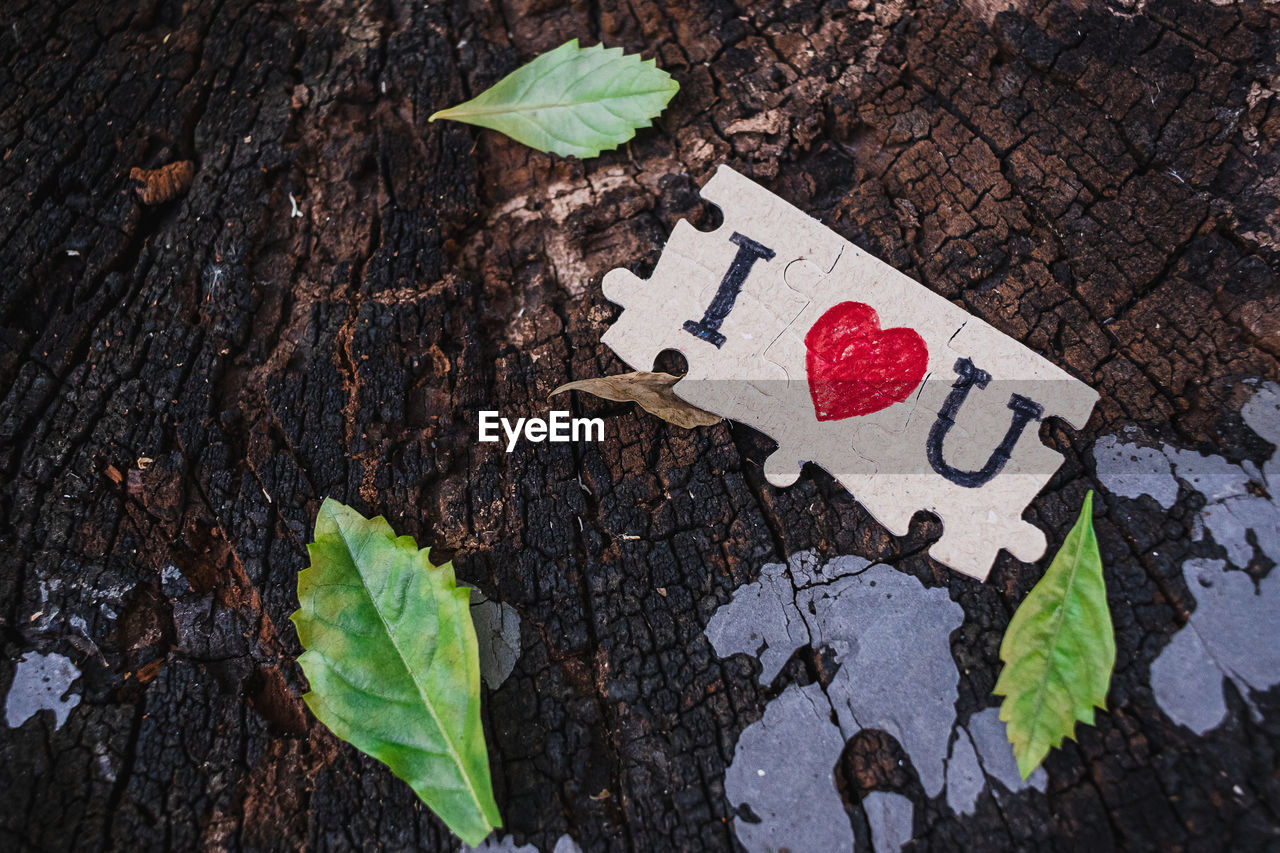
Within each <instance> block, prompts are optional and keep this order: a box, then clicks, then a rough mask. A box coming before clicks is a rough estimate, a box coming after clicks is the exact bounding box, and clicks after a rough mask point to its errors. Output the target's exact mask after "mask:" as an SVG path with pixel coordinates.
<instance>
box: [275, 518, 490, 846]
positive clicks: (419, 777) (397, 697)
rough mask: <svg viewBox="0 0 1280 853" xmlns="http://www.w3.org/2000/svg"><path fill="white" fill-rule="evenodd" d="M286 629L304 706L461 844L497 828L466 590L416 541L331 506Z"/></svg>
mask: <svg viewBox="0 0 1280 853" xmlns="http://www.w3.org/2000/svg"><path fill="white" fill-rule="evenodd" d="M307 553H308V554H309V555H310V557H311V565H310V566H308V567H307V568H306V569H305V570H303V571H302V572H300V573H299V574H298V604H299V608H298V610H297V612H295V613H294V614H293V616H292V617H290V618H291V619H292V620H293V624H294V625H295V626H297V629H298V640H299V641H300V642H301V643H302V646H303V648H304V649H306V651H305V653H304V654H303V655H302V657H300V658H299V659H298V662H299V663H300V664H302V671H303V672H304V673H305V674H306V676H307V680H308V681H309V682H311V692H310V693H307V694H306V695H305V696H303V697H302V698H303V699H305V700H306V703H307V706H308V707H310V708H311V710H312V712H313V713H314V714H315V715H316V717H317V718H318V719H319V720H320V722H322V723H324V724H325V725H326V726H328V727H329V729H330V730H332V731H333V733H334V734H336V735H337V736H338V737H340V738H342V739H343V740H345V741H347V742H348V743H350V744H352V745H354V746H355V747H356V748H357V749H359V750H360V751H361V752H364V753H366V754H368V755H371V756H373V757H374V758H376V759H378V760H379V761H381V762H383V763H384V764H386V765H387V766H388V767H390V768H391V770H392V772H393V773H395V774H396V775H397V776H399V777H400V778H401V779H403V780H404V781H406V782H408V783H409V785H410V787H412V788H413V790H414V791H415V792H416V793H417V795H418V796H419V797H420V798H421V799H422V801H423V802H424V803H426V804H427V806H429V807H430V808H431V810H432V811H433V812H435V813H436V814H437V815H439V816H440V818H441V819H442V820H443V821H444V822H445V823H446V824H447V825H448V827H449V829H451V830H453V832H454V833H455V834H457V836H458V837H459V838H461V839H462V840H463V841H465V842H466V843H467V844H470V845H472V846H475V845H477V844H479V843H480V842H481V841H483V840H484V838H485V836H487V835H488V834H489V832H490V830H492V829H493V828H494V827H497V826H501V825H502V822H501V819H500V817H499V816H498V806H497V804H496V803H495V802H494V799H493V787H492V783H491V781H490V779H489V756H488V753H487V751H486V750H485V744H484V729H483V728H482V726H481V723H480V658H479V652H478V650H477V647H476V632H475V627H474V626H473V625H472V623H471V610H470V604H469V602H470V590H468V589H467V588H465V587H463V588H461V589H460V588H458V586H457V585H456V583H455V581H454V576H453V566H452V565H451V564H449V563H445V564H444V565H442V566H433V565H432V564H431V561H430V560H429V559H428V558H427V551H426V550H425V549H424V550H418V546H417V545H416V544H415V543H414V541H413V539H412V537H409V536H401V537H397V536H396V535H395V533H394V532H393V531H392V530H391V526H390V525H389V524H387V522H386V519H384V518H382V517H381V516H379V517H377V518H374V519H372V520H370V519H366V518H365V517H364V516H362V515H360V513H358V512H356V511H355V510H353V509H351V508H350V507H346V506H343V505H342V504H340V503H338V502H337V501H335V500H333V499H326V500H325V502H324V504H323V505H321V507H320V512H319V514H318V515H317V516H316V530H315V541H314V542H312V543H311V544H310V545H308V546H307Z"/></svg>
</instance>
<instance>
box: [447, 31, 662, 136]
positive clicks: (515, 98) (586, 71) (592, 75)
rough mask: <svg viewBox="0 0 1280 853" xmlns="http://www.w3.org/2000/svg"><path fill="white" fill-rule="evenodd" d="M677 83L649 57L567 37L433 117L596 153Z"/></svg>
mask: <svg viewBox="0 0 1280 853" xmlns="http://www.w3.org/2000/svg"><path fill="white" fill-rule="evenodd" d="M679 88H680V84H679V83H677V82H676V81H675V80H673V79H671V75H670V74H668V73H667V72H665V71H663V70H662V69H660V68H658V67H657V66H656V65H655V63H654V61H653V60H652V59H650V60H647V61H642V60H641V59H640V57H639V56H637V55H634V54H633V55H631V56H624V55H623V53H622V48H620V47H614V48H609V49H608V50H606V49H605V48H604V46H603V45H595V46H594V47H588V48H580V47H578V40H577V39H572V40H570V41H567V42H565V43H564V44H562V45H560V46H559V47H557V48H556V49H555V50H553V51H550V52H548V53H544V54H542V55H541V56H539V57H537V58H536V59H534V60H533V61H532V62H530V63H528V64H527V65H522V66H521V67H519V68H517V69H516V70H515V71H512V72H511V73H510V74H508V75H507V76H506V77H503V78H502V79H501V80H499V81H498V82H497V83H495V84H493V85H492V86H490V87H489V88H488V89H486V90H485V91H483V92H481V93H480V94H479V95H477V96H476V97H474V98H472V99H471V100H469V101H467V102H466V103H463V104H458V105H457V106H456V107H450V108H449V109H447V110H441V111H439V112H437V113H435V114H434V115H432V116H431V118H429V119H427V120H428V121H435V120H436V119H438V118H447V119H453V120H454V121H463V122H466V123H468V124H475V125H479V126H481V127H488V128H491V129H493V130H497V131H500V132H501V133H505V134H506V135H507V136H510V137H511V138H512V139H514V140H516V141H517V142H523V143H524V144H525V145H528V146H529V147H531V148H536V149H538V150H539V151H549V152H551V153H554V154H560V155H562V156H564V157H595V156H596V155H597V154H599V153H600V152H601V151H609V150H612V149H614V148H617V147H618V146H619V145H621V144H622V143H624V142H626V141H627V140H628V139H630V138H631V137H633V136H635V135H636V128H640V127H648V126H649V125H650V124H651V123H652V122H651V120H652V119H653V117H654V116H656V115H658V114H659V113H660V112H662V111H663V109H665V108H666V106H667V102H668V101H670V100H671V98H672V96H673V95H675V93H676V90H677V89H679Z"/></svg>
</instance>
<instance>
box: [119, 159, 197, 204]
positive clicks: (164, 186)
mask: <svg viewBox="0 0 1280 853" xmlns="http://www.w3.org/2000/svg"><path fill="white" fill-rule="evenodd" d="M195 174H196V164H195V163H193V162H191V161H190V160H176V161H174V162H172V163H170V164H169V165H167V166H161V167H160V168H159V169H139V168H138V167H137V166H135V167H133V168H132V169H130V170H129V178H130V179H131V180H134V181H137V182H138V183H139V184H140V186H138V187H136V188H135V189H136V191H137V193H138V198H139V199H141V200H142V203H143V204H148V205H156V204H164V203H165V202H166V201H171V200H173V199H175V198H177V197H178V196H180V195H182V194H183V193H185V192H186V191H187V190H188V189H190V187H191V180H192V178H194V177H195Z"/></svg>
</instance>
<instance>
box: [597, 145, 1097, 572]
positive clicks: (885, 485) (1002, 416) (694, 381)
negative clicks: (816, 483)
mask: <svg viewBox="0 0 1280 853" xmlns="http://www.w3.org/2000/svg"><path fill="white" fill-rule="evenodd" d="M702 195H703V197H704V198H706V199H707V200H708V201H711V202H713V203H714V204H716V205H717V206H719V207H720V209H721V211H722V212H723V213H724V224H723V225H722V226H721V227H720V228H719V229H717V230H716V231H713V232H710V233H707V232H702V231H698V230H697V229H696V228H694V227H693V226H691V225H689V224H688V223H687V222H683V221H682V222H680V223H678V224H677V225H676V227H675V229H674V231H673V232H672V235H671V238H670V240H669V241H668V242H667V246H666V248H665V249H664V250H663V253H662V256H661V258H660V259H659V261H658V264H657V266H656V268H655V269H654V271H653V275H652V276H651V277H650V278H649V279H648V280H641V279H639V278H637V277H636V276H635V275H633V274H632V273H630V272H629V271H627V270H624V269H616V270H612V271H611V272H609V273H608V274H607V275H606V276H605V278H604V294H605V296H606V297H607V298H608V299H609V300H610V301H612V302H615V303H617V304H619V305H621V306H622V307H623V309H624V310H623V311H622V314H621V316H620V317H619V318H618V320H617V321H616V322H615V323H614V324H613V325H612V326H611V327H610V328H609V330H608V331H607V332H606V333H605V334H604V337H603V340H604V342H605V343H606V344H608V346H609V347H610V348H611V349H613V351H614V352H616V353H617V354H618V356H619V357H620V358H622V360H623V361H625V362H626V363H627V364H628V365H630V366H631V367H632V368H634V369H636V370H651V369H652V368H653V364H654V360H655V359H656V358H657V356H658V354H659V353H661V352H662V351H663V350H666V349H674V350H677V351H679V352H680V353H682V354H683V355H684V357H685V358H686V360H687V361H688V365H689V371H688V374H687V375H686V376H685V377H684V378H683V379H681V380H680V382H678V383H676V385H675V386H674V391H675V393H677V394H678V395H679V396H680V397H681V398H683V399H684V400H686V401H687V402H689V403H691V404H693V405H695V406H698V407H700V408H703V409H706V410H707V411H710V412H714V413H715V414H718V415H722V416H724V417H727V418H732V419H734V420H737V421H740V422H742V423H746V424H748V425H750V426H752V427H754V428H755V429H758V430H760V431H761V432H763V433H765V434H766V435H768V436H770V437H771V438H773V439H774V440H775V441H776V442H777V443H778V448H777V450H776V451H774V453H773V454H771V455H770V456H769V458H768V459H767V460H766V462H765V465H764V472H765V476H766V477H767V479H768V480H769V482H770V483H772V484H774V485H775V486H786V485H790V484H791V483H793V482H795V480H796V478H797V477H798V476H799V472H800V467H801V465H803V463H805V462H813V463H815V464H817V465H819V466H821V467H822V468H824V469H826V470H827V471H829V472H830V473H831V474H832V476H834V477H835V478H836V479H837V480H839V481H840V483H841V484H842V485H843V486H845V488H847V489H848V490H849V491H850V492H851V493H852V494H853V495H854V496H855V497H856V498H857V499H858V501H859V502H861V503H862V504H863V506H865V507H866V508H867V510H868V511H869V512H870V513H871V514H872V515H873V516H874V517H875V518H876V519H877V520H878V521H880V522H881V523H882V524H884V525H885V527H886V528H888V529H889V531H890V532H892V533H894V534H895V535H903V534H905V533H906V532H907V528H908V526H909V525H910V522H911V517H912V516H913V515H914V514H915V513H916V512H919V511H925V512H930V513H933V514H934V515H937V516H938V517H939V518H940V519H941V520H942V522H943V527H944V532H943V535H942V537H941V538H940V539H939V540H938V542H936V543H935V544H934V546H933V547H932V548H931V549H930V552H929V553H930V555H931V556H933V557H934V559H936V560H938V561H939V562H942V563H944V564H946V565H948V566H951V567H952V568H954V569H956V570H958V571H961V572H963V573H965V574H967V575H970V576H972V577H975V578H979V579H983V578H985V577H986V575H987V573H988V572H989V571H990V569H991V564H992V563H993V562H994V560H995V557H996V553H997V552H998V551H999V550H1000V549H1001V548H1004V549H1006V550H1008V551H1009V552H1010V553H1011V554H1013V555H1014V556H1015V557H1017V558H1018V559H1020V560H1024V561H1032V560H1036V559H1038V558H1039V557H1040V556H1041V555H1042V554H1043V553H1044V548H1045V537H1044V534H1043V533H1042V532H1041V531H1040V530H1039V529H1037V528H1036V527H1035V526H1033V525H1031V524H1029V523H1027V522H1026V521H1024V520H1023V519H1022V512H1023V511H1024V510H1025V509H1026V507H1027V504H1029V503H1030V502H1031V500H1032V499H1033V498H1034V497H1035V496H1036V494H1038V493H1039V491H1040V490H1041V489H1042V488H1043V487H1044V485H1045V483H1046V482H1047V481H1048V480H1049V478H1050V477H1051V476H1052V475H1053V472H1054V471H1056V470H1057V468H1058V466H1059V465H1060V464H1061V462H1062V459H1061V456H1060V455H1059V454H1058V453H1056V452H1054V451H1053V450H1051V449H1049V448H1047V447H1045V446H1044V445H1043V444H1042V443H1041V442H1040V440H1039V436H1038V427H1039V423H1040V421H1042V420H1043V419H1044V418H1046V417H1062V418H1065V419H1066V420H1067V421H1068V422H1070V423H1071V424H1072V425H1073V426H1075V427H1076V428H1082V427H1083V426H1084V424H1085V421H1087V420H1088V418H1089V414H1090V412H1091V411H1092V410H1093V406H1094V403H1095V402H1096V401H1097V397H1098V395H1097V392H1095V391H1094V390H1093V389H1091V388H1089V387H1088V386H1087V385H1085V384H1084V383H1082V382H1080V381H1078V380H1076V379H1074V378H1072V377H1071V376H1069V375H1068V374H1067V373H1065V372H1064V371H1062V370H1060V369H1059V368H1057V367H1056V366H1054V365H1053V364H1051V363H1049V362H1048V361H1046V360H1045V359H1044V358H1042V357H1041V356H1039V355H1037V354H1036V353H1034V352H1032V351H1031V350H1029V349H1028V348H1026V347H1025V346H1023V345H1022V344H1020V343H1018V342H1017V341H1015V340H1013V339H1012V338H1010V337H1009V336H1007V335H1005V334H1003V333H1001V332H1000V331H998V330H996V329H995V328H994V327H992V326H990V325H989V324H987V323H985V322H983V321H982V320H980V319H978V318H977V317H974V316H973V315H971V314H969V313H968V312H966V311H965V310H964V309H962V308H960V307H958V306H956V305H953V304H952V303H950V302H948V301H947V300H946V299H943V298H942V297H940V296H938V295H937V294H935V293H933V292H932V291H930V290H929V289H927V288H925V287H924V286H922V285H920V284H918V283H917V282H915V281H913V280H911V279H910V278H908V277H907V276H905V275H903V274H902V273H900V272H898V271H897V270H895V269H893V268H892V267H890V266H889V265H887V264H885V263H883V262H882V261H880V260H878V259H877V258H875V257H873V256H872V255H870V254H868V253H866V252H864V251H862V250H861V249H859V248H858V247H857V246H854V245H853V244H852V243H850V242H848V241H847V240H845V239H844V238H842V237H840V236H839V235H838V234H836V233H835V232H833V231H831V230H830V229H828V228H827V227H825V226H824V225H822V224H821V223H820V222H818V221H817V220H816V219H813V218H812V217H810V216H807V215H806V214H804V213H803V212H802V211H800V210H798V209H796V208H795V207H792V206H791V205H789V204H787V203H786V202H784V201H783V200H782V199H780V198H778V197H777V196H775V195H773V194H772V193H770V192H769V191H768V190H766V189H764V188H763V187H761V186H759V185H757V184H755V183H754V182H752V181H750V180H748V179H747V178H745V177H743V176H742V175H740V174H738V173H737V172H735V171H733V170H732V169H730V168H728V167H726V166H721V167H720V169H719V170H718V171H717V172H716V174H715V175H714V176H713V177H712V178H711V180H710V181H708V182H707V184H706V186H704V187H703V190H702Z"/></svg>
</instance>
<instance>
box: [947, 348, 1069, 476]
mask: <svg viewBox="0 0 1280 853" xmlns="http://www.w3.org/2000/svg"><path fill="white" fill-rule="evenodd" d="M955 371H956V373H957V374H959V376H957V377H956V381H955V384H953V385H952V386H951V393H950V394H948V395H947V399H946V402H944V403H943V404H942V410H941V411H939V412H938V419H937V420H936V421H934V422H933V427H932V428H931V429H930V430H929V440H928V441H927V442H926V443H925V452H926V455H927V456H928V457H929V464H930V465H932V466H933V470H935V471H937V472H938V473H939V474H941V475H942V476H943V477H946V478H947V479H948V480H950V481H951V482H953V483H955V484H956V485H958V486H964V487H965V488H969V489H976V488H978V487H979V486H982V485H983V484H985V483H987V482H988V481H990V480H991V478H992V477H994V476H995V475H996V474H999V473H1000V470H1001V469H1002V468H1004V464H1005V463H1006V462H1008V461H1009V455H1010V454H1011V453H1013V446H1014V445H1015V444H1017V443H1018V438H1019V437H1020V436H1021V435H1022V431H1023V430H1024V429H1026V427H1027V424H1029V423H1031V422H1032V421H1038V420H1040V417H1041V415H1043V414H1044V406H1041V405H1040V404H1039V403H1037V402H1035V401H1034V400H1032V399H1030V398H1028V397H1024V396H1022V395H1021V394H1014V395H1012V396H1011V397H1010V398H1009V408H1010V409H1012V410H1013V420H1012V421H1011V422H1010V423H1009V429H1008V431H1007V432H1006V433H1005V434H1004V438H1003V439H1002V440H1001V441H1000V445H999V446H998V447H997V448H996V449H995V450H993V451H991V455H990V456H988V457H987V463H986V464H985V465H983V466H982V467H981V468H979V469H978V470H977V471H961V470H960V469H958V468H955V467H953V466H951V465H950V464H948V463H947V461H946V460H945V459H943V458H942V442H943V440H944V439H945V438H946V437H947V433H948V432H950V431H951V428H952V427H953V426H955V425H956V413H957V412H959V411H960V407H961V406H962V405H964V401H965V398H967V397H968V396H969V389H971V388H972V387H973V386H974V385H977V386H978V387H979V388H986V387H987V383H988V382H990V381H991V374H990V373H987V372H986V371H985V370H982V369H981V368H979V367H976V366H975V365H974V363H973V362H972V361H970V360H969V359H967V358H962V359H959V360H958V361H956V366H955Z"/></svg>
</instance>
